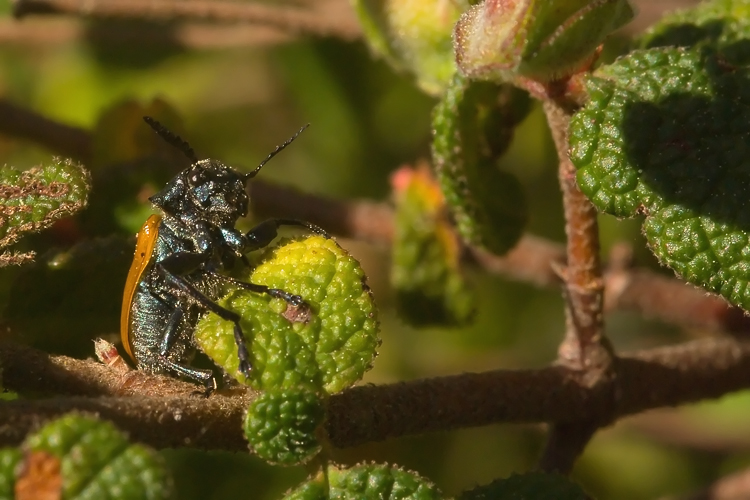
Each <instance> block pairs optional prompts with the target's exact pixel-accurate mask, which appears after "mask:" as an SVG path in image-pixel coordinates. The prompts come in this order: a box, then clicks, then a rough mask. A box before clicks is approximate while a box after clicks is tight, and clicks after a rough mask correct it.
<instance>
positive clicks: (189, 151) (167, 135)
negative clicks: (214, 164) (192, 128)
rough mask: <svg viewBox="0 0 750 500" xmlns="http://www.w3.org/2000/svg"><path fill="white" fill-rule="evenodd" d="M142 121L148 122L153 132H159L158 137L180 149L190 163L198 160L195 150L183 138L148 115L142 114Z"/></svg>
mask: <svg viewBox="0 0 750 500" xmlns="http://www.w3.org/2000/svg"><path fill="white" fill-rule="evenodd" d="M143 121H145V122H146V123H148V125H149V127H151V128H152V129H154V132H156V133H157V134H159V137H161V138H162V139H164V140H165V141H167V143H169V144H170V145H172V146H174V147H176V148H177V149H179V150H180V151H182V153H183V154H184V155H185V156H187V157H188V160H190V163H197V162H198V157H197V156H195V151H193V148H191V147H190V144H188V142H187V141H186V140H185V139H183V138H182V137H180V136H179V135H177V134H175V133H174V132H172V131H171V130H169V129H167V127H165V126H164V125H162V124H161V123H159V122H158V121H156V120H154V119H153V118H151V117H150V116H144V117H143Z"/></svg>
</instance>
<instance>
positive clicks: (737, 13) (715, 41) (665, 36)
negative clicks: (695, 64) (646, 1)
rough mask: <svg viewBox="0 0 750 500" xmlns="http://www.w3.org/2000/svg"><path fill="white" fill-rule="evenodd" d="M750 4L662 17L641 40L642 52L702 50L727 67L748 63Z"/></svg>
mask: <svg viewBox="0 0 750 500" xmlns="http://www.w3.org/2000/svg"><path fill="white" fill-rule="evenodd" d="M749 19H750V1H748V0H714V1H711V2H702V3H700V4H699V5H696V6H695V7H693V8H691V9H686V10H682V11H678V12H674V13H671V14H668V15H666V16H664V17H663V18H662V19H661V20H660V21H659V22H658V23H656V24H655V25H653V26H652V27H650V28H649V30H648V31H647V32H646V33H645V34H644V35H643V36H641V38H640V40H639V43H638V44H639V46H640V47H641V48H655V47H668V46H675V47H686V48H694V47H701V48H704V49H708V50H711V51H713V52H717V53H719V54H721V58H722V59H723V60H724V61H725V62H726V63H728V64H732V65H735V64H737V65H739V64H747V63H748V62H750V45H748V43H747V40H748V39H749V38H750V22H748V20H749Z"/></svg>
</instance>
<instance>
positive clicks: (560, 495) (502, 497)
mask: <svg viewBox="0 0 750 500" xmlns="http://www.w3.org/2000/svg"><path fill="white" fill-rule="evenodd" d="M552 498H554V499H555V500H586V499H587V498H589V497H588V496H586V493H585V492H584V491H583V490H582V489H581V487H580V486H578V485H577V484H575V483H573V482H571V481H570V480H569V479H568V478H566V477H565V476H562V475H560V474H545V473H542V472H530V473H528V474H514V475H513V476H511V477H509V478H507V479H500V480H497V481H493V482H492V483H490V484H488V485H486V486H480V487H479V488H475V489H473V490H470V491H467V492H465V493H464V494H463V495H461V497H460V499H459V500H548V499H552Z"/></svg>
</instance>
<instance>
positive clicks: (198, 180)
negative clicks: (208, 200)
mask: <svg viewBox="0 0 750 500" xmlns="http://www.w3.org/2000/svg"><path fill="white" fill-rule="evenodd" d="M189 179H190V183H191V184H193V185H196V186H197V185H199V184H203V183H204V182H206V174H205V173H204V172H203V169H199V168H196V169H195V170H193V171H192V172H190V177H189Z"/></svg>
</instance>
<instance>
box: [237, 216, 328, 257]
mask: <svg viewBox="0 0 750 500" xmlns="http://www.w3.org/2000/svg"><path fill="white" fill-rule="evenodd" d="M281 226H298V227H305V228H307V229H309V230H310V231H312V232H313V233H315V234H319V235H321V236H323V237H325V238H330V236H329V234H328V233H327V232H326V231H325V230H324V229H323V228H321V227H318V226H316V225H315V224H311V223H309V222H305V221H302V220H297V219H268V220H265V221H263V222H261V223H260V224H258V225H257V226H255V227H254V228H252V229H251V230H250V231H248V232H247V233H245V239H246V240H247V241H246V243H245V252H252V251H253V250H258V249H259V248H263V247H265V246H268V245H269V244H270V243H271V242H272V241H273V240H274V238H276V236H277V235H278V230H279V228H280V227H281Z"/></svg>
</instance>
